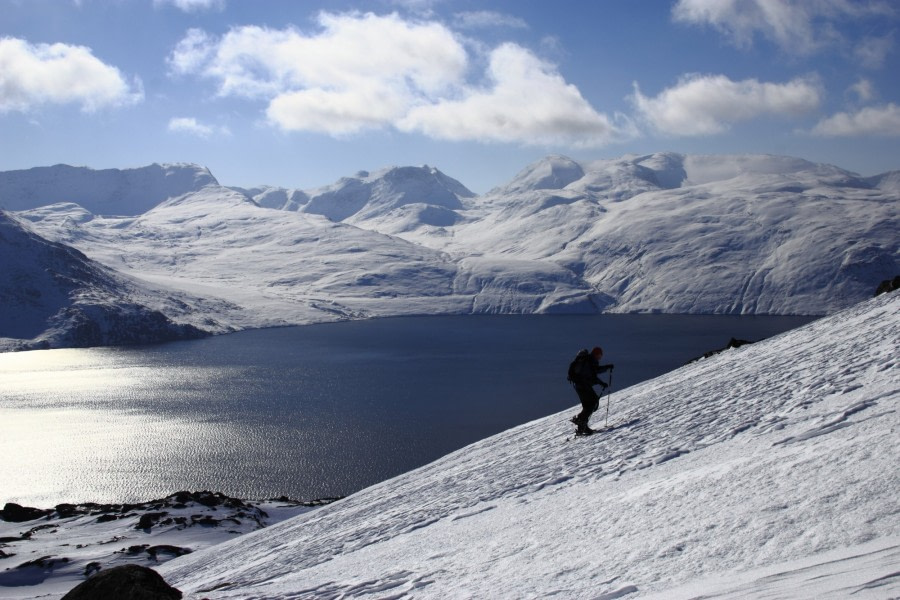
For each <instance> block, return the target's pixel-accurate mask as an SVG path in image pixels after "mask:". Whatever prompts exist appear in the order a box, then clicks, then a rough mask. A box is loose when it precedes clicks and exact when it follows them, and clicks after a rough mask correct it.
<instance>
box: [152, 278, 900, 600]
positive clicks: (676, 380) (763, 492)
mask: <svg viewBox="0 0 900 600" xmlns="http://www.w3.org/2000/svg"><path fill="white" fill-rule="evenodd" d="M898 331H900V296H897V295H896V293H894V294H892V295H884V296H881V297H879V298H877V299H875V300H872V301H869V302H867V303H864V304H862V305H859V306H857V307H854V308H852V309H850V310H847V311H844V312H841V313H838V314H836V315H834V316H832V317H828V318H825V319H822V320H819V321H816V322H814V323H812V324H810V325H809V326H806V327H804V328H802V329H798V330H796V331H793V332H788V333H786V334H784V335H781V336H778V337H776V338H772V339H770V340H768V341H765V342H760V343H757V344H754V345H750V346H744V347H742V348H739V349H734V350H730V351H727V352H724V353H721V354H719V355H716V356H714V357H712V358H708V359H704V360H701V361H699V362H696V363H692V364H691V365H688V366H685V367H683V368H681V369H679V370H677V371H674V372H672V373H670V374H668V375H665V376H662V377H660V378H658V379H655V380H651V381H648V382H645V383H643V384H640V385H637V386H634V387H632V388H629V389H626V390H621V391H616V392H615V393H614V394H613V397H612V402H611V410H610V423H611V424H612V425H613V426H614V427H613V428H612V429H611V430H610V431H607V432H603V433H598V434H595V435H593V436H591V437H587V438H577V439H569V440H568V441H567V436H569V438H571V433H572V430H573V426H572V425H571V423H569V421H568V418H569V417H570V416H571V415H572V414H574V412H575V410H576V409H575V408H574V407H573V408H570V409H569V410H566V411H563V412H561V413H559V414H556V415H552V416H550V417H547V418H544V419H541V420H538V421H535V422H532V423H529V424H526V425H523V426H520V427H517V428H515V429H512V430H509V431H507V432H505V433H502V434H499V435H497V436H494V437H492V438H489V439H486V440H484V441H482V442H479V443H476V444H473V445H471V446H469V447H467V448H463V449H462V450H459V451H457V452H455V453H453V454H450V455H448V456H446V457H445V458H443V459H441V460H438V461H436V462H435V463H432V464H430V465H427V466H425V467H422V468H420V469H417V470H415V471H412V472H410V473H407V474H405V475H402V476H400V477H397V478H395V479H392V480H389V481H386V482H384V483H381V484H379V485H375V486H373V487H370V488H368V489H366V490H363V491H360V492H358V493H356V494H354V495H352V496H350V497H348V498H346V499H344V500H342V501H339V502H336V503H334V504H332V505H329V506H326V507H323V508H321V509H319V510H316V511H315V512H313V513H309V514H307V515H303V516H301V517H298V518H295V519H293V520H290V521H286V522H283V523H280V524H278V525H275V526H273V527H270V528H268V529H267V530H265V531H263V532H259V533H254V534H248V535H247V536H244V537H242V538H241V539H240V540H236V541H234V542H229V543H226V544H224V545H222V546H219V547H216V548H215V549H213V550H212V551H204V552H198V553H195V554H192V555H190V556H188V557H182V558H178V559H176V560H174V561H172V562H170V563H167V564H166V565H164V566H163V567H162V569H161V572H162V573H163V575H164V576H165V577H166V579H167V580H168V581H169V582H170V583H172V584H173V585H175V587H178V588H179V589H181V590H182V591H184V592H187V593H188V595H187V597H188V598H212V599H217V598H250V597H253V598H292V599H296V598H323V597H328V598H338V597H340V598H368V597H392V598H404V597H415V598H448V597H449V598H537V597H542V598H543V597H550V596H561V597H567V598H615V597H627V598H645V597H658V598H691V597H704V598H759V597H763V596H766V597H780V598H835V599H836V598H848V597H853V598H882V599H883V598H889V597H896V596H897V595H900V577H898V576H897V573H898V572H900V500H898V499H900V480H898V479H897V477H896V473H897V471H896V468H897V464H898V461H900V446H898V444H897V430H898V427H900V411H898V407H900V364H898V358H900V357H898V355H897V348H898V347H900V334H898ZM609 358H610V359H611V360H614V358H615V357H609ZM461 393H465V392H464V390H461ZM567 396H568V394H567ZM572 396H573V397H574V394H572ZM604 400H606V399H605V398H604ZM564 401H566V397H564V398H561V402H564ZM569 401H571V398H569ZM603 421H604V413H603V411H602V410H601V412H600V413H598V414H597V415H595V418H594V423H593V425H594V426H595V427H597V426H602V425H603Z"/></svg>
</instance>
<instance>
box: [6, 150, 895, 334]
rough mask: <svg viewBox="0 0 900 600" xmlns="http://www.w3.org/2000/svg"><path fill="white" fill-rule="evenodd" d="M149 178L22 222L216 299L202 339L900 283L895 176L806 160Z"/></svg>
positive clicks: (838, 295)
mask: <svg viewBox="0 0 900 600" xmlns="http://www.w3.org/2000/svg"><path fill="white" fill-rule="evenodd" d="M51 172H54V171H53V170H52V169H51V171H42V170H39V169H38V170H30V171H28V172H21V171H20V172H14V173H15V174H16V177H14V178H13V179H15V180H16V181H17V182H18V183H17V185H18V186H19V187H20V188H23V189H26V190H31V191H29V192H27V193H22V194H21V195H20V196H18V197H17V198H16V202H17V203H18V205H20V206H28V205H36V204H41V202H43V200H39V199H38V198H51V195H49V194H47V195H42V194H40V193H37V192H36V191H35V190H37V191H41V190H44V191H46V190H48V189H50V188H51V187H52V186H53V185H58V183H59V181H62V180H60V179H58V178H57V179H51V181H49V182H48V181H46V180H45V179H43V177H44V175H46V174H47V173H51ZM138 172H141V173H144V175H145V176H146V177H149V179H148V180H149V181H152V182H153V184H152V185H150V186H149V187H146V188H144V189H139V190H135V191H133V192H132V193H131V196H126V197H125V198H132V200H131V201H127V202H125V205H124V207H117V206H116V205H115V203H112V204H111V203H110V202H112V201H111V200H110V198H114V197H115V194H114V193H113V192H114V191H115V190H116V189H117V188H116V185H118V183H117V182H118V181H120V180H121V177H116V176H112V175H110V174H106V173H105V172H103V171H97V172H95V171H84V173H83V176H84V177H88V179H89V178H90V176H92V174H93V175H97V176H98V177H99V179H98V183H96V185H94V186H93V187H92V186H91V185H87V184H84V185H82V189H87V190H91V189H94V190H100V191H102V192H103V193H102V194H101V193H100V192H97V193H98V194H99V195H98V196H97V198H98V199H94V200H92V197H89V198H88V199H87V201H86V202H85V203H86V204H87V205H88V206H93V207H94V209H95V210H97V209H98V208H99V209H103V210H105V211H106V212H105V213H96V212H94V210H91V209H89V208H87V207H85V206H84V205H82V204H78V203H73V202H66V203H56V204H53V203H51V204H49V205H43V204H42V205H40V206H31V208H27V209H23V210H19V211H17V212H16V213H15V214H16V215H17V216H18V217H19V218H21V219H23V220H26V221H27V222H28V223H29V224H30V227H31V228H32V229H33V230H34V231H35V232H36V233H38V234H40V235H41V236H43V237H45V238H47V239H48V240H52V241H54V242H59V243H65V244H68V245H71V246H73V247H75V248H78V249H79V250H80V251H81V252H83V253H84V254H85V255H87V256H88V257H90V258H91V259H93V260H96V261H98V262H100V263H102V264H104V265H106V266H107V267H109V268H112V269H115V270H119V271H121V272H123V273H125V274H127V275H128V276H129V277H132V278H137V279H141V280H144V281H146V282H149V283H151V284H152V285H153V286H156V288H158V289H169V290H171V291H172V292H173V293H175V294H185V295H189V296H191V297H195V298H206V299H207V300H208V302H207V303H206V304H205V306H201V305H202V303H196V308H195V310H194V311H193V313H194V316H193V317H189V319H190V321H189V322H190V324H192V325H194V326H196V327H199V328H200V329H204V330H208V329H207V328H206V327H204V325H203V323H205V322H211V323H215V325H214V326H212V327H211V329H212V330H215V331H223V330H224V331H228V330H234V329H244V328H254V327H267V326H273V325H297V324H305V323H313V322H321V321H328V320H334V319H346V318H367V317H377V316H397V315H413V314H468V313H535V312H536V313H560V312H579V313H585V312H587V313H593V312H641V313H647V312H664V313H709V314H805V315H812V314H816V315H818V314H829V313H832V312H835V311H837V310H840V309H842V308H845V307H847V306H850V305H852V304H853V303H855V302H858V301H860V300H862V299H864V298H866V297H869V296H870V295H871V294H872V293H873V292H874V290H875V288H876V287H877V285H878V284H879V283H880V282H881V281H883V280H885V279H889V278H891V277H893V276H895V275H896V274H897V273H898V272H900V266H898V265H900V242H898V239H897V236H896V231H897V230H898V229H900V216H898V209H897V207H898V202H897V201H898V194H900V191H898V190H900V176H898V174H900V171H893V172H888V173H884V174H881V175H878V176H875V177H861V176H858V175H856V174H854V173H851V172H849V171H845V170H843V169H840V168H838V167H835V166H832V165H820V164H816V163H812V162H810V161H807V160H805V159H800V158H794V157H781V156H773V155H684V154H677V153H655V154H646V155H626V156H623V157H619V158H614V159H600V160H594V161H575V160H573V159H570V158H567V157H564V156H560V155H551V156H548V157H546V158H544V159H542V160H539V161H536V162H535V163H532V164H531V165H528V166H527V167H526V168H525V169H523V170H522V171H521V172H520V173H519V174H517V175H516V176H515V177H514V178H513V179H512V180H511V181H510V182H509V183H508V184H507V185H505V186H500V187H498V188H495V189H494V190H492V191H491V192H490V193H488V194H486V195H482V196H477V195H475V194H473V193H472V192H471V191H469V190H468V189H467V188H466V187H465V186H464V185H463V184H461V183H460V182H458V181H456V180H455V179H453V178H451V177H448V176H446V175H445V174H443V173H442V172H441V171H439V170H438V169H436V168H434V167H429V166H427V165H426V166H422V167H387V168H384V169H380V170H378V171H374V172H367V171H363V172H359V173H357V174H356V175H354V176H352V177H345V178H342V179H341V180H339V181H338V182H336V183H334V184H332V185H330V186H324V187H322V188H317V189H315V190H306V191H302V190H288V189H284V188H272V187H267V186H262V187H259V188H252V189H243V188H229V187H225V186H222V185H220V184H219V183H218V182H217V181H216V180H215V179H214V178H212V176H211V174H209V172H208V171H207V170H205V169H203V168H202V167H198V166H196V165H189V164H184V165H180V166H179V165H168V166H160V165H157V166H154V167H148V170H147V171H140V170H138ZM23 173H29V174H30V175H28V176H30V177H32V178H35V182H34V184H33V185H32V186H30V187H29V186H28V185H25V184H24V183H23V181H24V179H23V178H25V179H27V176H26V175H23ZM135 173H136V172H135ZM135 173H132V172H129V174H130V175H129V176H133V175H135ZM167 173H168V175H166V174H167ZM98 174H102V175H98ZM147 174H149V175H147ZM4 176H5V174H3V173H0V183H2V182H3V181H4ZM6 180H9V177H6ZM167 181H171V182H172V185H166V182H167ZM176 184H177V185H176ZM104 186H105V187H104ZM0 189H4V188H2V186H0ZM5 189H7V190H9V189H11V188H10V186H9V185H7V187H6V188H5ZM61 197H62V196H61ZM151 199H153V200H154V201H155V200H159V202H156V203H155V204H154V205H153V206H152V207H151V208H149V209H148V210H146V211H144V212H141V213H138V214H132V215H129V214H128V213H129V212H135V211H134V209H136V208H138V207H141V206H142V205H141V202H144V203H148V204H149V203H150V200H151ZM214 306H228V307H229V309H228V310H227V315H224V316H223V315H217V314H215V313H214V312H210V310H211V307H214ZM179 318H181V317H179ZM0 333H2V332H0Z"/></svg>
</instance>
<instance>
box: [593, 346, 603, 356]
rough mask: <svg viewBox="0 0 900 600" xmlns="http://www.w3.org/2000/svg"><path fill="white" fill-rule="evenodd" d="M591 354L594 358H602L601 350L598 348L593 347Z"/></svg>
mask: <svg viewBox="0 0 900 600" xmlns="http://www.w3.org/2000/svg"><path fill="white" fill-rule="evenodd" d="M591 354H593V355H594V356H603V348H601V347H600V346H594V349H593V350H591Z"/></svg>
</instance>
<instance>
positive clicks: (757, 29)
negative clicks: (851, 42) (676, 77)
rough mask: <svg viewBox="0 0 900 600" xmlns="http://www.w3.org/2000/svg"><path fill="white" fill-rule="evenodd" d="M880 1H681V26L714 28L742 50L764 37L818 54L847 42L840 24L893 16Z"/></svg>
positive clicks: (678, 12) (677, 12)
mask: <svg viewBox="0 0 900 600" xmlns="http://www.w3.org/2000/svg"><path fill="white" fill-rule="evenodd" d="M895 13H896V9H895V8H894V7H892V6H891V5H890V4H889V3H887V2H883V1H879V0H802V1H795V2H788V1H785V0H678V3H677V4H676V5H675V6H674V7H673V9H672V15H673V17H674V19H675V20H676V21H682V22H685V23H691V24H699V25H711V26H713V27H715V28H716V29H718V30H719V31H721V32H722V33H724V34H725V35H726V36H728V37H729V38H731V40H732V41H733V42H734V43H735V44H736V45H737V46H741V47H747V46H750V45H752V44H753V40H754V37H755V36H756V35H761V36H762V37H764V38H767V39H769V40H770V41H772V42H774V43H776V44H777V45H778V46H780V47H781V48H782V49H783V50H785V51H788V52H792V53H797V54H801V55H808V54H812V53H814V52H816V51H818V50H819V49H821V48H822V47H824V46H827V45H830V44H832V43H834V42H836V41H838V40H839V39H841V36H840V34H839V33H838V27H837V24H838V23H839V22H840V21H841V20H842V19H845V18H854V19H859V18H865V17H871V16H878V15H893V14H895Z"/></svg>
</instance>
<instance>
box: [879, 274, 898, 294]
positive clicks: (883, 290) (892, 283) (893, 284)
mask: <svg viewBox="0 0 900 600" xmlns="http://www.w3.org/2000/svg"><path fill="white" fill-rule="evenodd" d="M897 289H900V275H897V276H896V277H894V278H893V279H885V280H884V281H882V282H881V283H880V284H878V289H876V290H875V295H876V296H880V295H881V294H887V293H888V292H893V291H894V290H897Z"/></svg>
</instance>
